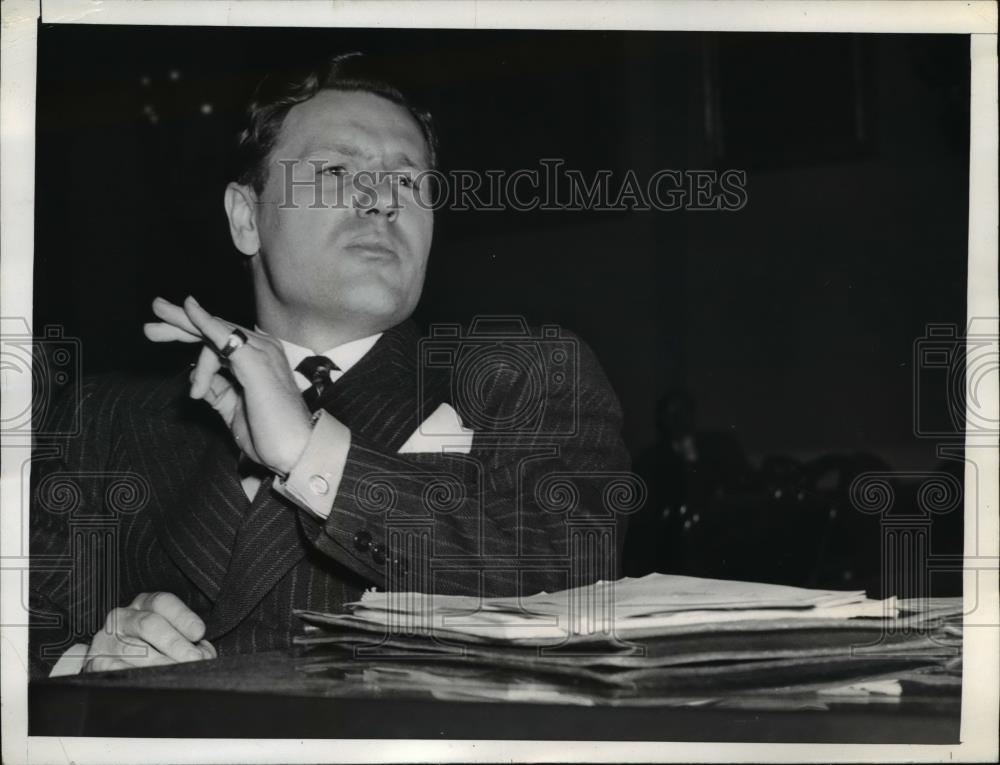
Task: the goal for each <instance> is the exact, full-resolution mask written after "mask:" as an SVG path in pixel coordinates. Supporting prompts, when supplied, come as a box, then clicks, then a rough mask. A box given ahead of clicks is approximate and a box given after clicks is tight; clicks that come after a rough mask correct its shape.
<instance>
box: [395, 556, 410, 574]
mask: <svg viewBox="0 0 1000 765" xmlns="http://www.w3.org/2000/svg"><path fill="white" fill-rule="evenodd" d="M392 568H393V573H395V574H396V576H397V577H399V578H400V579H402V578H403V577H404V576H406V571H407V567H406V558H403V557H402V556H400V557H399V558H395V559H393V561H392Z"/></svg>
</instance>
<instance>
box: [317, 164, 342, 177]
mask: <svg viewBox="0 0 1000 765" xmlns="http://www.w3.org/2000/svg"><path fill="white" fill-rule="evenodd" d="M320 172H322V173H323V175H332V176H334V177H335V178H343V177H344V176H345V175H347V168H346V167H344V166H343V165H328V166H327V167H324V168H323V169H322V170H321V171H320Z"/></svg>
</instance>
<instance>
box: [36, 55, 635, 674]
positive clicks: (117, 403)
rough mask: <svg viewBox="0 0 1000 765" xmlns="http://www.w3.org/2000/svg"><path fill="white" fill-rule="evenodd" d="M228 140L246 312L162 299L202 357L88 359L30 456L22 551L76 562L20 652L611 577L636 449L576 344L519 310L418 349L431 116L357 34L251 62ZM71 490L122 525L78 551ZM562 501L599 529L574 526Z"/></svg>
mask: <svg viewBox="0 0 1000 765" xmlns="http://www.w3.org/2000/svg"><path fill="white" fill-rule="evenodd" d="M240 146H241V155H242V170H241V173H240V175H239V177H238V178H237V180H236V181H234V182H233V183H230V184H229V186H228V187H227V189H226V193H225V208H226V213H227V216H228V219H229V224H230V232H231V234H232V238H233V242H234V244H235V246H236V248H237V249H238V250H239V251H240V252H241V253H242V254H243V256H244V257H245V258H246V260H247V264H248V268H249V270H250V272H251V274H252V277H253V286H254V296H255V300H256V309H257V323H256V326H255V327H254V328H249V327H237V326H236V325H234V324H232V323H230V322H227V321H226V320H224V319H222V318H220V317H217V316H213V315H212V314H211V313H209V312H208V311H206V310H205V309H204V308H202V306H200V305H199V304H198V302H197V301H196V300H195V299H194V298H193V297H188V298H187V300H185V301H184V303H183V304H182V305H175V304H173V303H170V302H168V301H166V300H163V299H159V298H158V299H157V300H156V301H154V303H153V312H154V313H155V315H156V317H157V319H158V321H156V322H153V323H150V324H148V325H146V335H147V337H148V338H149V339H150V340H152V341H154V342H188V343H192V344H198V345H199V346H200V347H201V353H200V356H199V358H198V362H197V364H196V365H195V366H194V368H193V370H191V371H190V373H189V374H184V375H183V376H180V377H178V378H174V379H169V380H160V381H153V382H149V381H124V380H121V379H103V380H91V381H88V382H87V383H86V385H85V386H84V392H83V397H82V399H81V400H80V401H78V402H66V404H65V405H64V407H63V409H62V411H61V414H60V416H61V417H63V418H66V419H67V420H69V419H71V418H74V417H78V418H79V419H80V421H81V422H82V424H83V432H82V433H81V434H80V435H79V436H77V437H73V438H67V439H66V440H65V442H64V443H63V444H61V445H60V448H59V449H58V450H57V453H56V454H54V456H53V457H52V458H51V459H44V460H43V459H39V460H37V461H36V464H35V468H34V471H35V472H34V480H33V485H34V494H33V500H34V504H33V510H32V555H33V556H35V557H36V559H37V560H39V561H54V560H64V559H67V558H70V559H74V564H73V565H74V568H73V572H72V574H71V576H70V577H69V586H65V572H63V571H60V570H59V569H58V566H53V567H52V568H51V570H46V568H45V566H44V565H39V566H38V567H36V570H35V571H33V574H32V581H31V583H32V598H33V609H34V611H35V613H36V614H38V615H39V620H38V625H37V626H36V628H35V629H34V630H33V631H32V649H33V651H32V653H33V657H32V658H33V661H34V666H35V671H36V672H38V673H47V672H49V671H50V669H51V667H52V664H53V663H54V662H55V661H56V659H59V657H60V656H62V658H61V659H59V663H60V664H61V665H62V668H61V669H60V670H59V671H74V670H76V669H79V668H80V667H82V669H83V671H99V670H108V669H121V668H128V667H136V666H148V665H153V664H164V663H172V662H178V661H190V660H199V659H206V658H212V657H214V656H216V655H218V654H221V653H236V652H253V651H259V650H266V649H274V648H280V647H285V646H287V645H288V644H289V643H290V640H291V637H292V636H293V635H294V634H295V633H296V632H297V630H298V629H299V627H298V623H297V620H296V618H295V617H294V614H293V611H294V609H299V608H308V609H315V610H326V611H331V610H337V609H338V608H339V607H341V606H342V605H343V604H344V603H346V602H350V601H351V600H354V599H356V598H357V597H358V596H359V595H360V593H361V592H362V591H363V589H364V588H366V587H370V586H377V587H381V588H390V589H400V590H420V591H434V592H441V593H465V594H482V595H484V596H492V595H511V594H516V593H524V594H529V593H531V592H536V591H539V590H541V589H548V590H550V591H551V590H554V589H562V588H565V587H567V586H571V585H575V584H582V583H585V582H588V581H593V580H596V579H598V578H603V579H608V578H613V577H614V576H615V575H616V573H617V567H618V561H617V551H618V549H620V542H621V535H620V533H618V532H617V530H616V529H615V526H616V524H617V518H615V517H613V513H612V512H610V511H609V508H608V501H607V496H608V485H609V481H614V480H615V479H616V477H620V476H621V475H622V473H623V471H626V470H627V469H628V457H627V454H626V452H625V449H624V446H623V444H622V442H621V438H620V425H621V415H620V409H619V406H618V402H617V400H616V398H615V395H614V393H613V391H612V390H611V388H610V386H609V384H608V382H607V380H606V379H605V377H604V374H603V372H602V371H601V369H600V366H599V364H598V363H597V361H596V359H595V358H594V357H593V355H592V354H591V352H590V351H589V350H588V349H587V348H586V346H585V345H583V344H582V343H581V342H579V341H578V340H577V339H576V338H574V337H572V336H571V335H565V334H563V335H560V336H559V337H555V336H553V335H552V333H551V332H549V333H548V334H546V335H545V336H544V337H538V336H535V335H532V334H530V333H527V334H525V333H523V332H522V334H520V335H517V336H514V337H513V339H512V340H510V342H508V343H507V344H506V345H504V346H502V348H501V350H502V352H501V353H494V354H493V355H491V356H488V358H487V357H480V360H479V361H475V360H474V359H475V358H476V356H475V354H473V355H472V356H469V355H468V354H466V355H464V356H463V352H464V351H465V350H467V347H466V348H463V347H460V346H463V344H464V345H465V346H469V343H472V346H471V347H473V350H475V349H476V348H478V347H480V346H479V345H476V343H481V339H478V340H477V339H476V338H473V339H471V340H468V339H467V340H465V341H463V340H461V339H458V340H452V341H450V342H451V343H452V345H453V346H455V347H454V348H452V350H453V351H455V353H453V354H452V355H451V356H450V357H449V358H451V359H453V360H454V359H456V358H457V359H459V360H460V361H461V359H466V360H468V359H470V358H472V359H473V361H471V362H469V363H471V364H473V373H472V374H468V364H466V371H465V372H464V373H463V372H460V371H459V370H458V367H457V366H456V364H455V363H444V364H429V363H422V359H421V355H422V352H423V351H424V350H425V349H426V344H425V343H422V340H421V338H420V336H419V334H418V333H417V331H416V329H415V328H414V326H413V325H412V324H411V322H410V321H409V316H410V314H411V313H412V311H413V309H414V307H415V306H416V303H417V301H418V299H419V297H420V293H421V290H422V286H423V278H424V271H425V267H426V263H427V257H428V254H429V251H430V244H431V234H432V229H433V214H432V211H431V210H430V209H429V208H428V207H427V206H426V205H422V204H419V203H418V202H419V199H418V195H419V193H420V187H419V185H418V183H417V179H419V177H420V176H421V174H422V171H425V170H428V169H431V168H433V167H434V166H435V139H434V132H433V128H432V124H431V121H430V118H429V116H428V115H426V114H425V113H423V112H420V111H418V110H417V109H415V108H414V107H412V106H411V105H410V104H409V102H408V101H407V100H406V99H405V98H404V97H403V96H402V94H401V93H400V92H399V91H398V90H396V89H394V88H393V87H392V86H390V85H388V84H386V83H385V81H384V80H382V79H380V78H378V77H376V76H374V75H373V74H372V73H371V71H370V62H368V61H366V60H365V58H364V57H360V56H358V55H356V54H350V55H347V56H339V57H336V58H334V59H332V60H330V61H328V62H326V64H325V66H324V67H322V68H320V69H317V70H315V71H312V72H310V73H308V74H306V75H304V76H303V77H302V78H301V79H300V80H299V81H297V82H295V83H293V84H289V83H288V82H287V81H282V82H274V83H271V82H268V81H265V83H264V84H263V85H262V87H261V88H260V89H259V90H258V93H257V96H256V98H255V101H254V103H253V104H251V106H250V109H249V120H248V126H247V128H246V129H245V130H244V131H243V133H242V135H241V143H240ZM362 176H365V177H366V178H367V183H364V184H362V183H361V181H360V179H361V178H362ZM317 199H319V200H320V202H321V204H317ZM553 349H554V350H553ZM550 351H551V352H550ZM456 353H457V355H456ZM483 358H486V360H485V361H484V360H483ZM518 359H522V360H523V359H527V365H526V366H525V364H520V363H519V362H518V361H517V360H518ZM426 360H427V359H423V361H426ZM456 363H457V362H456ZM462 363H464V362H462ZM459 366H460V364H459ZM470 379H471V380H472V382H471V383H470V382H468V380H470ZM463 380H464V381H466V382H463ZM539 381H541V385H539ZM213 410H214V411H213ZM122 477H125V478H126V479H127V480H128V481H131V482H132V484H133V488H134V491H135V492H137V493H138V495H141V497H142V501H141V502H133V503H132V505H131V506H129V507H128V508H123V507H121V506H116V505H115V501H114V494H113V492H111V491H110V490H109V485H110V483H111V482H112V481H115V480H122ZM67 483H69V484H73V491H74V492H75V494H74V498H75V499H74V503H75V504H74V508H73V512H67V511H66V508H65V506H59V502H58V497H59V496H61V495H60V494H59V491H60V487H65V485H66V484H67ZM567 497H571V501H569V502H568V503H567V499H566V498H567ZM123 509H126V510H127V511H128V512H122V510H123ZM81 513H82V514H83V515H85V516H87V517H100V516H104V517H108V516H111V517H114V518H115V524H116V525H115V534H113V535H112V536H111V537H108V538H105V539H104V540H103V541H102V542H101V543H99V544H97V546H96V547H95V546H94V545H93V544H92V545H91V546H90V548H88V549H89V555H90V557H87V558H86V559H85V564H83V563H81V561H83V559H82V558H79V556H80V555H81V550H80V546H79V543H78V540H79V534H78V528H77V527H75V526H74V520H73V519H74V518H79V517H80V514H81ZM567 513H573V514H575V515H574V517H575V518H576V519H582V520H583V521H584V522H585V523H591V525H593V523H594V522H602V519H605V516H607V517H610V529H611V530H610V532H609V533H607V534H605V535H604V536H603V537H599V538H597V539H598V542H597V543H596V545H595V544H590V543H587V544H577V543H573V544H571V543H570V541H569V538H568V534H567V527H568V524H567V517H568V516H567ZM605 528H608V525H607V524H605ZM616 534H617V536H616ZM609 539H610V542H607V540H609ZM600 540H605V541H604V542H603V543H602V542H601V541H600ZM602 544H603V546H602ZM571 548H572V550H571ZM574 551H575V552H574ZM574 556H575V557H574ZM98 562H100V565H98ZM60 577H62V580H61V581H62V584H61V583H60ZM43 615H50V616H54V617H56V618H55V619H52V620H50V623H49V626H43V625H42V621H41V617H42V616H43ZM74 643H75V644H77V647H76V649H75V650H70V651H69V652H66V653H63V652H64V651H66V648H67V646H72V645H73V644H74ZM74 662H75V665H74Z"/></svg>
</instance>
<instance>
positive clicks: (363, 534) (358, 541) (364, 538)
mask: <svg viewBox="0 0 1000 765" xmlns="http://www.w3.org/2000/svg"><path fill="white" fill-rule="evenodd" d="M371 546H372V535H371V534H369V533H368V532H367V531H364V530H362V531H359V532H358V533H357V534H355V535H354V549H355V550H357V551H358V552H368V548H369V547H371Z"/></svg>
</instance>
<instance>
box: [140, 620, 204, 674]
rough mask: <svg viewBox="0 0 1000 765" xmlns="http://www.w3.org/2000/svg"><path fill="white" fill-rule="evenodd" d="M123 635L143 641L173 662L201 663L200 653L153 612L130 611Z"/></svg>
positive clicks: (168, 623)
mask: <svg viewBox="0 0 1000 765" xmlns="http://www.w3.org/2000/svg"><path fill="white" fill-rule="evenodd" d="M123 627H124V630H123V634H124V635H125V636H126V637H135V638H139V639H141V640H145V641H146V642H147V643H149V644H150V645H151V646H153V648H155V649H156V650H157V651H159V652H160V653H162V654H164V655H165V656H169V657H170V658H171V659H173V660H174V661H181V662H183V661H201V659H202V655H201V651H199V650H198V649H197V648H195V647H194V645H193V644H192V643H191V641H190V640H188V639H187V638H186V637H184V635H182V634H181V633H180V631H178V630H177V628H176V627H174V626H173V625H172V624H171V623H170V622H169V621H167V619H166V618H165V617H163V616H161V615H160V614H157V613H154V612H153V611H135V610H133V611H132V614H131V616H130V617H129V618H127V619H125V623H124V625H123Z"/></svg>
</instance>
